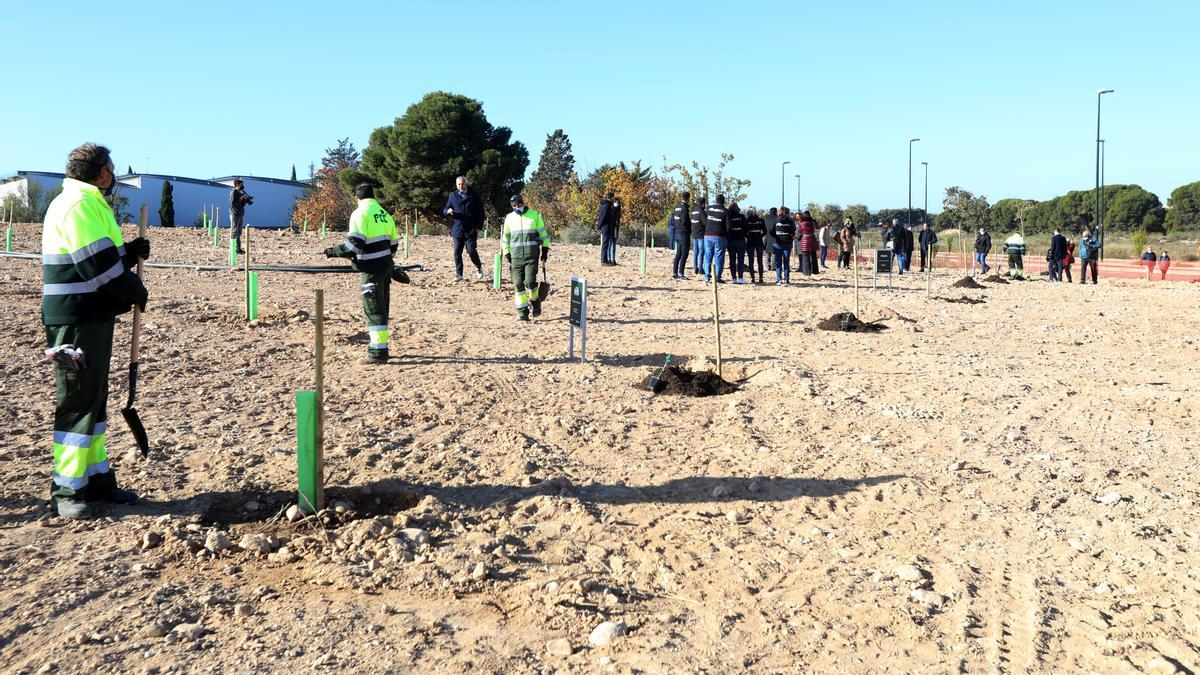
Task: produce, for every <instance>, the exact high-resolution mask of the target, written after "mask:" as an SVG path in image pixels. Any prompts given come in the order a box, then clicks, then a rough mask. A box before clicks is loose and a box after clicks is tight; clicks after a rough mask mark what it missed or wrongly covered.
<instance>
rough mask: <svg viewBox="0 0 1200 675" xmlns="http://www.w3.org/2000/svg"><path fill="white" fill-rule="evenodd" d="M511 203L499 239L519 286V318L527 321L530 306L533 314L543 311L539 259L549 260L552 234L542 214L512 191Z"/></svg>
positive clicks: (517, 302)
mask: <svg viewBox="0 0 1200 675" xmlns="http://www.w3.org/2000/svg"><path fill="white" fill-rule="evenodd" d="M509 203H511V204H512V208H513V210H512V213H510V214H508V215H506V216H505V217H504V229H503V230H502V231H501V233H500V241H501V243H502V245H503V251H504V258H505V259H506V260H508V262H509V265H510V273H511V275H512V280H513V285H515V286H516V287H517V290H516V305H517V318H519V319H520V320H521V321H528V320H529V309H530V307H531V306H532V308H533V315H534V316H541V314H542V298H540V297H538V280H537V274H538V260H539V259H540V260H541V261H542V262H546V258H547V257H549V255H550V235H549V234H548V233H547V232H546V224H545V223H543V222H542V214H540V213H538V212H537V211H534V210H533V209H531V208H529V207H527V206H525V200H524V199H523V198H522V197H521V195H513V196H512V198H511V199H510V200H509Z"/></svg>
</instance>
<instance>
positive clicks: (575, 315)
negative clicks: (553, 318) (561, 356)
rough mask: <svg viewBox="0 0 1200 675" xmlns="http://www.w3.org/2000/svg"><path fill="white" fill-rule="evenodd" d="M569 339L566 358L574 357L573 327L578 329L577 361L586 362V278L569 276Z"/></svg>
mask: <svg viewBox="0 0 1200 675" xmlns="http://www.w3.org/2000/svg"><path fill="white" fill-rule="evenodd" d="M568 323H570V325H571V328H570V333H571V336H570V341H569V342H568V345H567V358H570V359H573V358H575V329H576V328H578V329H579V362H580V363H586V362H587V279H584V278H581V277H576V276H572V277H571V314H570V317H569V321H568Z"/></svg>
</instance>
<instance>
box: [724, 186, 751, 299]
mask: <svg viewBox="0 0 1200 675" xmlns="http://www.w3.org/2000/svg"><path fill="white" fill-rule="evenodd" d="M726 236H727V237H728V238H729V243H728V247H729V277H730V279H732V280H733V283H735V284H744V283H746V216H745V214H743V213H742V209H741V207H739V206H738V205H737V202H734V203H733V204H730V205H729V227H728V228H727V229H726Z"/></svg>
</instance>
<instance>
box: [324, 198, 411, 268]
mask: <svg viewBox="0 0 1200 675" xmlns="http://www.w3.org/2000/svg"><path fill="white" fill-rule="evenodd" d="M349 229H350V231H349V232H348V233H347V234H346V241H345V243H342V244H339V245H337V246H335V247H334V249H333V251H334V255H336V256H338V257H341V258H350V259H352V261H353V263H354V267H355V269H357V270H359V271H360V272H365V273H367V274H374V273H376V272H383V271H384V270H388V269H391V267H392V265H393V262H392V254H393V253H394V252H395V251H396V223H395V221H393V220H392V217H391V216H390V215H388V212H387V211H385V210H384V208H383V207H382V206H380V205H379V202H377V201H375V200H374V199H372V198H370V197H368V198H366V199H362V200H359V202H358V208H356V209H354V213H351V214H350V228H349Z"/></svg>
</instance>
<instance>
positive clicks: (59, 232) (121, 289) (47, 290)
mask: <svg viewBox="0 0 1200 675" xmlns="http://www.w3.org/2000/svg"><path fill="white" fill-rule="evenodd" d="M66 174H67V175H66V178H65V179H64V180H63V189H62V193H61V194H59V195H58V196H57V197H55V198H54V201H52V202H50V206H49V208H48V210H47V211H46V217H45V219H44V225H43V228H42V279H43V286H42V323H43V324H44V325H45V328H46V341H47V343H48V344H49V347H50V348H49V349H47V350H46V360H47V361H50V362H53V363H55V364H56V366H57V367H56V368H55V371H56V372H55V377H54V380H55V404H54V446H53V449H54V475H53V478H52V481H51V485H50V496H51V497H52V498H53V499H54V502H55V506H56V507H57V510H58V515H59V516H61V517H63V518H71V519H79V518H88V517H90V516H91V515H92V509H91V505H90V504H89V502H111V503H118V504H132V503H135V502H136V501H137V495H136V494H134V493H133V492H130V491H128V490H122V489H120V488H118V487H117V479H116V474H115V473H114V472H113V470H112V467H111V466H110V465H109V462H108V449H107V447H106V442H107V438H108V433H107V429H108V414H107V410H106V408H107V405H106V404H107V401H108V367H109V360H110V359H111V358H112V342H113V325H114V322H115V319H116V317H117V315H119V314H124V313H125V312H128V311H129V310H130V309H132V308H133V306H134V305H138V306H140V307H141V308H143V309H145V306H146V299H147V297H148V293H147V291H146V287H145V286H144V285H142V281H141V279H139V278H138V276H137V274H135V273H134V272H133V271H132V270H133V268H134V267H135V266H136V264H137V260H138V259H139V258H141V259H145V258H148V257H149V256H150V242H148V241H147V240H145V239H142V238H138V239H134V240H133V241H130V242H129V243H128V244H125V242H124V239H123V238H122V237H121V228H120V226H119V225H117V221H116V218H114V217H113V212H112V207H111V206H110V205H109V203H108V201H106V200H105V197H106V196H109V195H111V194H112V193H113V191H114V190H115V189H116V184H117V178H116V173H115V167H114V166H113V162H112V158H111V156H110V153H109V150H108V148H106V147H104V146H102V145H96V144H94V143H86V144H84V145H81V146H79V147H78V148H75V149H74V150H72V151H71V154H70V155H69V156H68V157H67V171H66Z"/></svg>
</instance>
